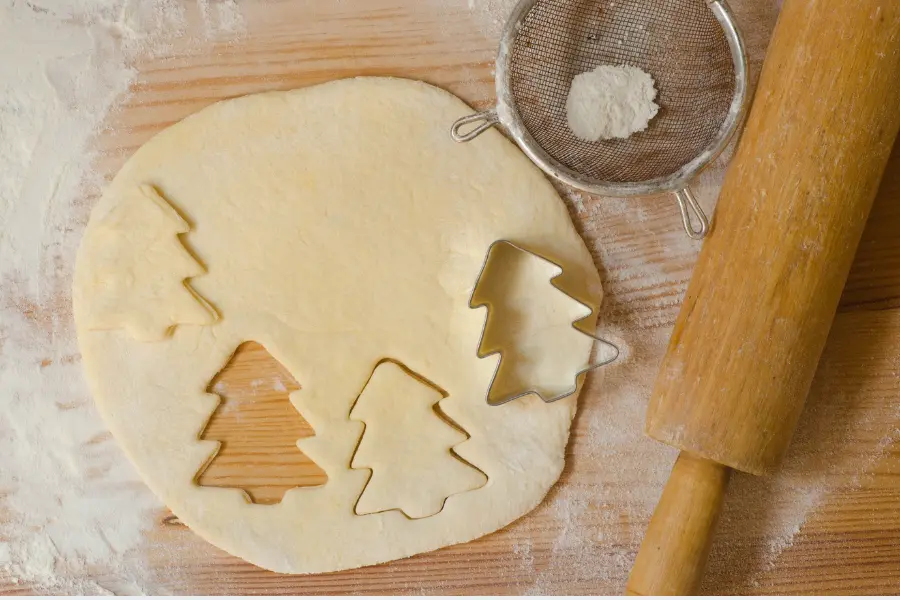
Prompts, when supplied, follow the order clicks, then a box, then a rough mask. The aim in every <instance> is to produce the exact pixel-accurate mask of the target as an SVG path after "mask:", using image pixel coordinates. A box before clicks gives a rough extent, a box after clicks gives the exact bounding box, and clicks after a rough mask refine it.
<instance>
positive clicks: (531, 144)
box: [450, 0, 749, 239]
mask: <svg viewBox="0 0 900 600" xmlns="http://www.w3.org/2000/svg"><path fill="white" fill-rule="evenodd" d="M539 1H540V0H521V1H520V2H519V4H518V5H516V7H515V8H514V9H513V12H512V14H511V15H510V17H509V19H508V20H507V22H506V25H505V27H504V30H503V34H502V36H501V40H500V48H499V51H498V53H497V63H496V77H495V87H496V93H497V105H496V107H495V108H493V109H490V110H487V111H483V112H480V113H477V114H474V115H469V116H467V117H463V118H462V119H459V120H458V121H456V123H454V124H453V127H452V128H451V132H450V133H451V137H452V138H453V139H454V140H455V141H457V142H467V141H470V140H472V139H474V138H475V137H477V136H478V135H480V134H481V133H483V132H484V131H486V130H487V129H490V128H491V127H492V126H494V125H496V124H498V123H499V124H500V125H502V126H503V127H504V129H506V131H507V132H508V133H509V135H510V137H512V139H513V140H514V141H515V142H516V143H517V144H518V146H519V147H520V148H521V149H522V151H523V152H525V154H526V155H527V156H528V157H529V158H530V159H531V160H532V161H533V162H534V163H535V164H537V165H538V166H539V167H540V168H541V169H542V170H543V171H544V172H546V173H547V174H548V175H550V176H551V177H553V178H555V179H558V180H559V181H562V182H563V183H566V184H568V185H570V186H572V187H574V188H576V189H579V190H582V191H585V192H588V193H591V194H598V195H601V196H616V197H630V196H649V195H655V194H662V193H666V192H674V193H675V195H676V199H677V201H678V205H679V208H680V210H681V217H682V221H683V223H684V227H685V230H686V232H687V234H688V235H689V236H690V237H691V238H693V239H702V238H703V237H705V235H706V233H707V231H708V230H709V222H708V219H707V217H706V215H705V214H704V213H703V211H702V209H701V208H700V205H699V203H697V201H696V199H695V198H694V196H693V194H692V193H691V190H690V188H689V183H690V181H691V180H692V179H693V178H694V177H696V176H697V175H698V174H699V173H700V172H701V171H702V170H703V169H704V168H706V167H707V166H708V165H709V163H710V162H712V161H713V160H715V158H716V157H718V156H719V155H720V154H721V153H722V151H723V150H724V149H725V147H726V146H727V145H728V143H729V142H730V141H731V139H732V138H733V137H734V135H735V133H736V132H737V130H738V128H739V126H740V124H741V123H742V121H743V119H744V116H745V114H746V112H747V104H748V97H749V96H748V87H749V83H748V60H747V52H746V47H745V45H744V41H743V39H742V37H741V34H740V31H739V30H738V28H737V25H736V23H735V21H734V16H733V14H732V12H731V10H730V8H729V7H728V5H727V3H726V0H706V4H707V7H708V8H709V9H710V10H711V11H712V13H713V15H714V16H715V18H716V20H717V21H718V22H719V25H720V26H721V27H722V30H723V33H724V35H725V39H726V41H727V43H728V47H729V50H730V53H731V59H732V63H733V65H734V78H735V90H734V96H733V97H732V100H731V105H730V107H729V110H728V114H727V116H726V117H725V120H724V121H723V122H722V125H721V126H720V127H719V132H718V134H717V135H716V137H715V138H714V139H713V141H712V142H710V143H709V144H708V145H707V146H706V148H704V149H703V150H702V151H701V152H700V153H699V154H698V155H697V156H695V157H694V158H693V159H692V160H691V161H689V162H687V163H686V164H684V165H682V166H681V168H679V169H678V170H677V171H675V172H673V173H671V174H669V175H665V176H662V177H657V178H653V179H648V180H644V181H635V182H607V181H603V182H596V181H586V180H585V179H584V178H583V177H581V176H579V175H578V173H576V172H574V171H573V170H571V169H569V168H568V167H566V166H565V165H563V164H561V163H560V162H559V161H557V160H556V159H554V158H553V157H551V156H550V155H549V154H548V153H547V152H545V151H544V149H543V148H542V147H541V146H540V144H538V142H537V141H536V140H535V139H534V137H533V136H532V135H531V133H529V131H528V129H527V128H526V127H525V124H524V122H523V120H522V117H521V115H520V114H519V111H518V110H517V109H516V105H515V102H514V101H513V97H512V90H511V74H510V64H509V57H510V48H511V47H512V44H513V42H514V40H515V37H516V35H517V33H518V30H519V27H520V23H521V22H522V21H523V20H524V19H525V17H526V16H527V15H528V14H529V13H530V12H531V9H532V8H533V7H534V5H535V4H536V3H537V2H539ZM476 123H477V124H478V125H477V126H475V127H474V128H473V129H471V130H469V131H463V128H464V127H465V126H467V125H473V124H476ZM689 211H693V213H694V215H695V217H696V218H697V220H698V221H699V225H700V226H699V228H694V227H693V225H692V221H691V216H690V214H689Z"/></svg>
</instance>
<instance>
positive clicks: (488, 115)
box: [450, 109, 500, 142]
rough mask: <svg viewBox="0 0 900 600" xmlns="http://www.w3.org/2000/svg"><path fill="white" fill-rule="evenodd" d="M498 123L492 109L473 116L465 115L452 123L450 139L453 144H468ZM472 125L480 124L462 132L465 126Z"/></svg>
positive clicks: (495, 112) (495, 113) (494, 111)
mask: <svg viewBox="0 0 900 600" xmlns="http://www.w3.org/2000/svg"><path fill="white" fill-rule="evenodd" d="M499 122H500V119H499V118H498V117H497V111H496V110H494V109H491V110H485V111H482V112H479V113H475V114H474V115H467V116H465V117H462V118H461V119H457V120H456V122H455V123H453V126H452V127H451V128H450V137H452V138H453V141H454V142H469V141H471V140H474V139H475V138H477V137H478V136H479V135H481V134H482V133H484V132H485V131H487V130H488V129H490V128H491V127H493V126H494V125H496V124H497V123H499ZM473 123H481V124H480V125H477V126H475V127H473V128H472V129H469V130H466V131H463V128H464V127H465V126H466V125H472V124H473Z"/></svg>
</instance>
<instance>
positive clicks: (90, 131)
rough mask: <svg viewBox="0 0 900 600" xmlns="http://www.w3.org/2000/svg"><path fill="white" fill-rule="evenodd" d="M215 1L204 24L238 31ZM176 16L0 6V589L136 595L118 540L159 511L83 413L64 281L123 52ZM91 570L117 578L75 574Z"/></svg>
mask: <svg viewBox="0 0 900 600" xmlns="http://www.w3.org/2000/svg"><path fill="white" fill-rule="evenodd" d="M204 6H206V3H205V2H204ZM221 7H222V8H221V10H220V9H218V8H217V9H216V12H215V13H214V14H215V17H214V19H215V20H213V21H211V22H210V24H209V25H208V27H207V29H208V30H209V31H210V34H211V35H212V34H215V35H220V34H221V33H222V32H221V30H222V28H225V29H226V34H230V33H231V32H233V31H235V30H239V28H240V20H239V13H235V12H234V3H233V2H230V1H227V2H223V3H222V5H221ZM185 24H186V21H185V11H184V3H182V2H180V1H176V0H66V1H59V0H31V1H25V0H2V1H0V56H2V57H3V58H2V60H0V403H2V411H3V418H2V419H0V455H2V456H3V459H2V461H3V462H2V464H3V469H2V473H0V495H2V505H0V540H3V541H2V542H0V571H5V572H6V575H2V574H0V585H2V584H4V583H5V584H8V583H13V584H17V585H21V586H22V587H23V589H37V590H41V591H48V592H68V593H88V594H96V593H108V592H117V593H139V592H141V591H143V590H142V587H141V581H142V579H143V578H142V575H141V561H140V560H139V557H136V556H132V554H133V553H131V552H130V551H131V550H133V549H134V548H135V547H136V546H137V545H138V543H140V542H141V541H142V539H143V531H144V530H145V529H146V528H147V527H149V526H150V525H152V518H151V511H154V510H156V511H158V510H159V509H160V508H161V507H160V504H159V502H158V501H157V500H156V499H155V498H154V497H153V496H152V495H151V494H150V492H149V491H148V490H147V488H146V487H145V486H144V485H143V484H142V483H141V482H140V480H139V478H138V477H137V475H136V474H135V472H134V471H133V470H132V468H131V466H130V465H129V464H128V463H127V462H126V460H125V458H124V456H123V455H122V454H121V452H120V451H119V449H118V448H117V447H116V444H115V442H114V441H113V440H112V439H111V437H110V435H109V434H108V433H107V430H106V427H105V426H104V425H103V423H102V421H101V420H100V418H99V416H98V415H97V413H96V412H95V410H94V407H93V403H92V400H91V398H90V394H89V392H88V390H87V388H86V385H85V382H84V379H83V377H82V374H81V365H80V357H79V354H78V348H77V344H76V340H75V335H74V330H73V326H72V322H71V321H72V319H71V308H70V294H69V288H70V281H71V275H72V266H73V262H74V261H73V257H74V255H75V250H76V248H77V245H78V242H79V239H80V235H81V230H82V227H83V226H84V223H85V221H86V218H87V208H86V207H85V206H84V204H83V202H82V201H80V199H81V198H83V197H84V196H85V195H87V194H90V193H95V192H96V189H97V186H98V183H99V182H98V181H97V176H95V175H93V174H92V171H91V165H92V162H93V160H94V156H93V155H92V153H91V152H90V142H91V140H92V139H93V137H94V136H95V134H96V133H97V132H98V131H99V128H100V127H101V124H102V123H103V121H104V119H105V117H106V115H107V114H108V113H109V111H110V110H112V109H114V108H115V106H116V103H117V102H119V101H121V99H123V98H124V95H125V93H126V92H127V90H128V87H129V85H130V84H131V82H132V81H133V80H134V78H135V76H136V72H135V71H134V70H133V69H132V67H131V66H130V65H131V62H132V60H133V59H134V58H135V57H137V56H140V55H147V54H160V53H164V52H165V50H166V43H167V41H169V40H171V39H173V38H175V37H176V36H178V35H181V34H182V33H183V31H184V29H185ZM103 567H107V568H105V569H103ZM97 568H100V569H101V570H103V571H105V572H112V573H118V575H117V576H115V577H113V578H110V577H109V576H107V577H105V578H104V579H103V580H102V581H94V580H93V579H92V578H91V577H87V576H86V575H87V574H88V573H89V572H90V571H92V570H96V569H97ZM4 580H5V581H4Z"/></svg>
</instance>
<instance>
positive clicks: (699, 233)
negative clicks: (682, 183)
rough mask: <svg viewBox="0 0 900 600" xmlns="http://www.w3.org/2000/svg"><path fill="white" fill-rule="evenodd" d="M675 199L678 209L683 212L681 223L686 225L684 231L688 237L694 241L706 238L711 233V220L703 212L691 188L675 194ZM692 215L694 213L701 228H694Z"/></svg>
mask: <svg viewBox="0 0 900 600" xmlns="http://www.w3.org/2000/svg"><path fill="white" fill-rule="evenodd" d="M675 199H676V200H677V201H678V208H679V209H680V210H681V222H682V223H684V231H685V232H686V233H687V234H688V237H690V238H691V239H692V240H702V239H703V238H705V237H706V234H707V233H709V219H708V218H707V216H706V213H704V212H703V208H701V207H700V203H699V202H697V198H695V197H694V192H692V191H691V188H689V187H686V188H684V189H683V190H678V191H677V192H675ZM691 213H694V216H695V217H696V218H697V223H698V224H699V225H700V227H699V228H694V219H692V218H691Z"/></svg>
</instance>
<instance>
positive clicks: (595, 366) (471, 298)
mask: <svg viewBox="0 0 900 600" xmlns="http://www.w3.org/2000/svg"><path fill="white" fill-rule="evenodd" d="M501 244H504V245H507V246H510V247H512V248H514V249H516V250H518V251H520V252H524V253H525V254H529V255H531V256H533V257H535V258H537V259H539V260H541V261H543V262H545V263H548V264H549V265H551V266H552V267H554V268H555V269H556V270H557V271H558V273H557V274H556V275H554V276H553V277H551V278H550V285H552V286H553V287H554V288H556V289H557V290H559V291H560V292H562V293H563V294H565V295H566V296H568V297H569V298H571V299H572V300H573V301H575V302H576V303H577V304H580V305H581V306H583V307H584V308H585V309H586V310H587V313H585V315H584V316H581V317H579V318H577V319H575V320H574V321H572V328H573V329H575V330H576V331H578V332H579V333H582V334H584V335H586V336H588V337H589V338H592V339H593V340H594V341H595V342H600V343H601V344H602V345H604V346H608V347H609V348H611V349H612V351H613V354H612V356H611V357H609V358H606V359H604V360H602V361H600V362H596V363H593V364H589V365H588V366H586V367H584V368H583V369H580V370H579V371H578V372H576V373H575V377H574V381H573V383H572V387H571V388H570V389H567V390H566V391H564V392H562V393H560V394H556V395H555V396H551V397H549V398H548V397H547V396H545V395H544V394H543V393H542V392H541V391H540V390H539V389H537V387H536V386H532V387H529V388H527V389H525V390H523V391H521V392H516V393H515V394H510V395H508V396H502V397H501V398H500V399H497V400H493V401H492V400H491V390H492V389H493V387H494V383H495V382H496V381H497V375H498V374H499V373H500V365H501V363H502V362H503V351H502V350H495V351H493V352H485V353H482V352H481V345H482V343H483V342H484V336H485V334H486V333H487V327H488V318H489V316H490V314H489V313H490V311H491V310H492V309H493V307H492V305H491V302H490V301H488V300H485V301H483V302H479V303H477V304H476V303H475V294H476V293H477V291H478V285H479V284H480V283H481V279H482V277H484V273H485V271H486V270H487V267H488V264H489V263H490V262H491V256H492V255H493V252H494V248H495V247H496V246H499V245H501ZM562 274H563V266H562V265H561V264H559V263H557V262H555V261H553V260H550V259H549V258H547V257H546V256H542V255H540V254H538V253H536V252H532V251H531V250H528V249H527V248H523V247H522V246H520V245H519V244H516V243H515V242H511V241H509V240H504V239H500V240H495V241H494V242H492V243H491V245H490V246H488V249H487V253H486V254H485V256H484V262H483V263H482V264H481V269H480V270H479V271H478V278H477V279H476V280H475V287H473V288H472V294H471V295H470V296H469V308H481V307H484V308H486V309H487V311H488V314H486V315H485V319H484V325H483V326H482V328H481V335H479V336H478V346H477V347H476V349H475V355H476V356H477V357H478V358H487V357H489V356H493V355H495V354H499V355H500V360H499V361H497V368H496V369H494V373H493V374H492V375H491V382H490V384H489V385H488V390H487V394H486V396H485V400H486V401H487V403H488V404H489V405H490V406H500V405H502V404H506V403H507V402H512V401H513V400H517V399H519V398H522V397H523V396H528V395H530V394H535V395H536V396H538V397H539V398H540V399H541V400H543V401H544V402H546V403H548V404H549V403H551V402H556V401H557V400H562V399H563V398H568V397H569V396H571V395H572V394H574V393H575V392H577V391H578V380H579V379H580V378H581V376H582V375H584V374H585V373H588V372H589V371H593V370H595V369H599V368H600V367H605V366H606V365H609V364H611V363H613V362H615V361H616V360H617V359H618V358H619V355H620V354H621V351H620V350H619V347H618V346H616V345H615V344H613V343H612V342H610V341H609V340H606V339H603V338H601V337H598V336H596V335H594V334H593V333H590V332H588V331H585V330H584V329H582V328H581V327H579V326H578V325H577V323H578V322H579V321H582V320H583V319H586V318H587V317H589V316H591V315H592V314H593V313H594V309H592V308H591V307H590V306H589V305H587V304H585V303H584V302H581V301H580V300H578V299H576V298H574V297H572V296H570V295H569V294H568V292H566V291H565V290H563V289H562V288H560V287H559V286H558V285H557V284H556V280H557V279H559V278H560V277H561V276H562Z"/></svg>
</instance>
